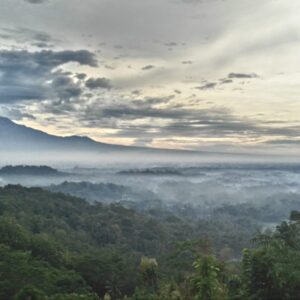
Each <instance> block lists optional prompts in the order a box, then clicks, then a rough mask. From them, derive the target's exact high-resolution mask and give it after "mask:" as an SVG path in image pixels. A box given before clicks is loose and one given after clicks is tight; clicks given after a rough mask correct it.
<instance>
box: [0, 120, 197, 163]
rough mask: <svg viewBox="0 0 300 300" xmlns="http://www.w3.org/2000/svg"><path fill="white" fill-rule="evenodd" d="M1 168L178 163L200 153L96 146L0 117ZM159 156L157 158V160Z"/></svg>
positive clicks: (85, 139)
mask: <svg viewBox="0 0 300 300" xmlns="http://www.w3.org/2000/svg"><path fill="white" fill-rule="evenodd" d="M0 155H1V164H2V165H6V164H14V165H15V164H31V163H33V162H34V163H38V164H48V163H52V164H53V163H56V162H57V163H61V162H72V163H73V164H77V165H78V164H81V163H84V164H89V165H91V164H92V163H98V162H102V163H107V162H109V161H112V160H113V161H118V162H128V161H130V162H136V161H137V160H139V161H142V162H155V161H156V160H162V161H168V160H170V159H171V160H172V161H174V160H175V161H178V155H180V156H181V157H183V156H184V157H186V158H189V159H190V158H191V157H193V159H195V157H199V155H200V152H195V151H184V150H168V149H154V148H146V147H133V146H132V147H131V146H122V145H113V144H105V143H101V142H96V141H94V140H92V139H90V138H88V137H85V136H67V137H62V136H55V135H50V134H47V133H45V132H43V131H40V130H36V129H33V128H29V127H26V126H23V125H19V124H16V123H14V122H13V121H11V120H10V119H8V118H3V117H0ZM158 156H159V157H158Z"/></svg>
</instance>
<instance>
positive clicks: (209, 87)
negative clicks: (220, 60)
mask: <svg viewBox="0 0 300 300" xmlns="http://www.w3.org/2000/svg"><path fill="white" fill-rule="evenodd" d="M217 85H218V84H217V83H216V82H207V83H205V84H204V85H201V86H198V87H196V89H198V90H202V91H204V90H213V89H214V88H215V87H216V86H217Z"/></svg>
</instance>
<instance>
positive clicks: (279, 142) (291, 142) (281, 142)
mask: <svg viewBox="0 0 300 300" xmlns="http://www.w3.org/2000/svg"><path fill="white" fill-rule="evenodd" d="M265 144H272V145H283V146H284V145H300V140H299V139H298V140H297V139H292V140H289V139H280V140H270V141H267V142H265Z"/></svg>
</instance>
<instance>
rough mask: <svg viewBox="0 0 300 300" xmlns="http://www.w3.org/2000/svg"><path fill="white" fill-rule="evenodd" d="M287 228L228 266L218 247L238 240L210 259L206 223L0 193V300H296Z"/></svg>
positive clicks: (298, 248) (297, 279) (295, 263)
mask: <svg viewBox="0 0 300 300" xmlns="http://www.w3.org/2000/svg"><path fill="white" fill-rule="evenodd" d="M292 218H293V220H294V221H293V222H291V223H286V222H285V223H282V225H281V226H280V227H278V229H277V230H276V232H274V233H269V234H267V235H266V234H261V235H259V236H258V237H257V238H256V240H255V248H253V249H252V250H246V251H244V256H243V260H242V262H239V261H231V262H230V261H228V257H230V255H229V253H228V252H230V251H231V250H232V249H231V248H230V247H228V246H226V243H227V242H230V241H232V238H233V236H235V239H236V243H237V244H238V243H239V239H240V232H235V231H233V232H232V233H229V232H228V236H226V235H225V234H221V236H222V239H223V244H225V245H223V246H224V247H223V248H222V249H219V250H221V251H217V252H216V249H214V248H215V247H214V243H213V242H214V240H218V239H219V243H220V241H221V240H220V236H218V235H217V234H216V232H215V231H214V230H212V226H213V224H212V223H201V224H198V225H195V224H189V223H187V222H186V221H184V220H181V219H180V218H178V217H175V216H172V215H170V214H168V215H166V216H165V217H164V218H162V217H160V219H157V218H155V217H154V216H153V215H151V214H146V213H145V214H141V213H137V212H135V211H133V210H130V209H126V208H123V207H122V206H119V205H115V204H114V205H103V204H95V205H90V204H88V203H87V202H85V201H84V200H81V199H78V198H74V197H71V196H66V195H63V194H54V193H50V192H48V191H44V190H42V189H39V188H30V189H28V188H23V187H21V186H13V185H10V186H7V187H4V188H0V299H5V300H23V299H36V300H47V299H48V300H68V299H69V300H71V299H72V300H77V299H83V300H96V299H103V298H104V299H112V300H118V299H130V300H169V299H174V300H176V299H177V300H193V299H203V300H204V299H211V300H218V299H220V300H221V299H222V300H223V299H225V300H226V299H228V300H229V299H232V300H233V299H239V300H242V299H243V300H244V299H262V300H263V299H270V300H271V299H278V300H279V299H287V300H288V299H291V300H292V299H295V300H296V299H299V298H300V295H299V291H300V275H299V270H300V253H299V252H300V244H299V240H300V238H299V235H300V228H299V227H300V225H299V222H298V221H297V220H298V219H299V213H298V212H293V214H292ZM226 226H227V225H226V224H225V223H224V226H223V227H224V228H226ZM221 230H222V229H221V228H220V232H222V231H221ZM223 230H224V229H223ZM203 232H206V235H205V234H203ZM230 234H231V235H230ZM209 240H211V241H212V244H211V243H210V241H209ZM216 255H217V256H216ZM226 257H227V258H226ZM126 296H127V297H126Z"/></svg>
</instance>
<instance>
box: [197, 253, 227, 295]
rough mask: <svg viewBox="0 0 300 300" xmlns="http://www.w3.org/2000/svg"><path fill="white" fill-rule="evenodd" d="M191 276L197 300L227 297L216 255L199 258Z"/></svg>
mask: <svg viewBox="0 0 300 300" xmlns="http://www.w3.org/2000/svg"><path fill="white" fill-rule="evenodd" d="M193 266H194V269H195V274H194V275H193V276H192V278H191V283H192V289H193V291H194V294H195V298H194V299H195V300H218V299H220V300H224V299H226V298H227V295H226V289H225V286H224V284H223V283H222V282H221V281H220V279H219V274H220V268H219V267H218V265H217V261H216V259H215V257H214V256H211V255H209V256H203V257H201V258H198V259H197V260H196V261H195V262H194V264H193Z"/></svg>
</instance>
